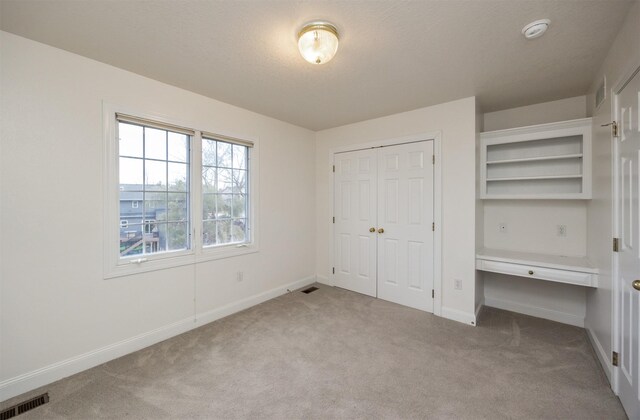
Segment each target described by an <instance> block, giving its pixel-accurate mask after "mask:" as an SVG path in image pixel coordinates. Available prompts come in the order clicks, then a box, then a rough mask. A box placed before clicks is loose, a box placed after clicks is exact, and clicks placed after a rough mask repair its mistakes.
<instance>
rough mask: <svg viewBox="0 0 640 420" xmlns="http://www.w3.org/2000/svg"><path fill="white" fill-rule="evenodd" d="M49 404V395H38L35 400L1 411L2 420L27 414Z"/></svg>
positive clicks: (0, 418) (0, 419)
mask: <svg viewBox="0 0 640 420" xmlns="http://www.w3.org/2000/svg"><path fill="white" fill-rule="evenodd" d="M48 402H49V394H48V393H45V394H42V395H38V396H37V397H35V398H31V399H30V400H27V401H25V402H23V403H20V404H16V405H14V406H12V407H9V408H7V409H6V410H2V411H0V420H7V419H10V418H12V417H15V416H18V415H20V414H22V413H26V412H27V411H29V410H33V409H34V408H36V407H39V406H41V405H42V404H46V403H48Z"/></svg>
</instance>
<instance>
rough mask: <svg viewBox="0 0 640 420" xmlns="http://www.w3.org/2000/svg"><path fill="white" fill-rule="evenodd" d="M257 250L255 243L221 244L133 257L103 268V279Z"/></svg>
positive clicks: (202, 261) (230, 256)
mask: <svg viewBox="0 0 640 420" xmlns="http://www.w3.org/2000/svg"><path fill="white" fill-rule="evenodd" d="M257 252H259V248H258V246H257V245H256V244H242V245H230V246H223V247H219V248H215V249H205V250H202V251H200V252H199V253H197V254H196V253H195V252H193V251H190V252H188V253H186V252H185V253H182V254H180V255H175V256H171V257H169V256H167V257H164V258H155V259H153V258H151V259H149V260H147V261H143V262H139V263H136V262H135V259H133V260H132V261H131V262H129V263H121V264H118V265H116V266H112V267H110V268H108V269H107V270H105V273H104V276H103V277H104V279H105V280H108V279H113V278H118V277H125V276H133V275H136V274H142V273H148V272H151V271H159V270H167V269H171V268H176V267H183V266H186V265H193V264H199V263H204V262H207V261H215V260H220V259H225V258H233V257H238V256H241V255H247V254H253V253H257Z"/></svg>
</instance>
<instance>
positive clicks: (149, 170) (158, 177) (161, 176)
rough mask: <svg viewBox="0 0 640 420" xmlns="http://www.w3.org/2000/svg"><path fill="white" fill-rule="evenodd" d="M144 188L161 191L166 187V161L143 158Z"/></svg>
mask: <svg viewBox="0 0 640 420" xmlns="http://www.w3.org/2000/svg"><path fill="white" fill-rule="evenodd" d="M144 164H145V173H144V178H145V189H146V190H149V191H163V190H165V191H166V189H167V163H166V162H158V161H155V160H145V161H144Z"/></svg>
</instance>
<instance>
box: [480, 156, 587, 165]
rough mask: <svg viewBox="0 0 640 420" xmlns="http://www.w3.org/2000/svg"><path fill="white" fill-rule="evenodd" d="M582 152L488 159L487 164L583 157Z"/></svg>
mask: <svg viewBox="0 0 640 420" xmlns="http://www.w3.org/2000/svg"><path fill="white" fill-rule="evenodd" d="M582 156H583V155H582V153H575V154H572V155H561V156H538V157H531V158H520V159H503V160H492V161H487V165H499V164H502V163H518V162H535V161H539V160H562V159H581V158H582Z"/></svg>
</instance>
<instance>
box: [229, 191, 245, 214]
mask: <svg viewBox="0 0 640 420" xmlns="http://www.w3.org/2000/svg"><path fill="white" fill-rule="evenodd" d="M246 209H247V199H246V196H244V195H237V194H234V195H233V203H232V210H231V211H232V214H233V217H247V216H246V215H247V210H246Z"/></svg>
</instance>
